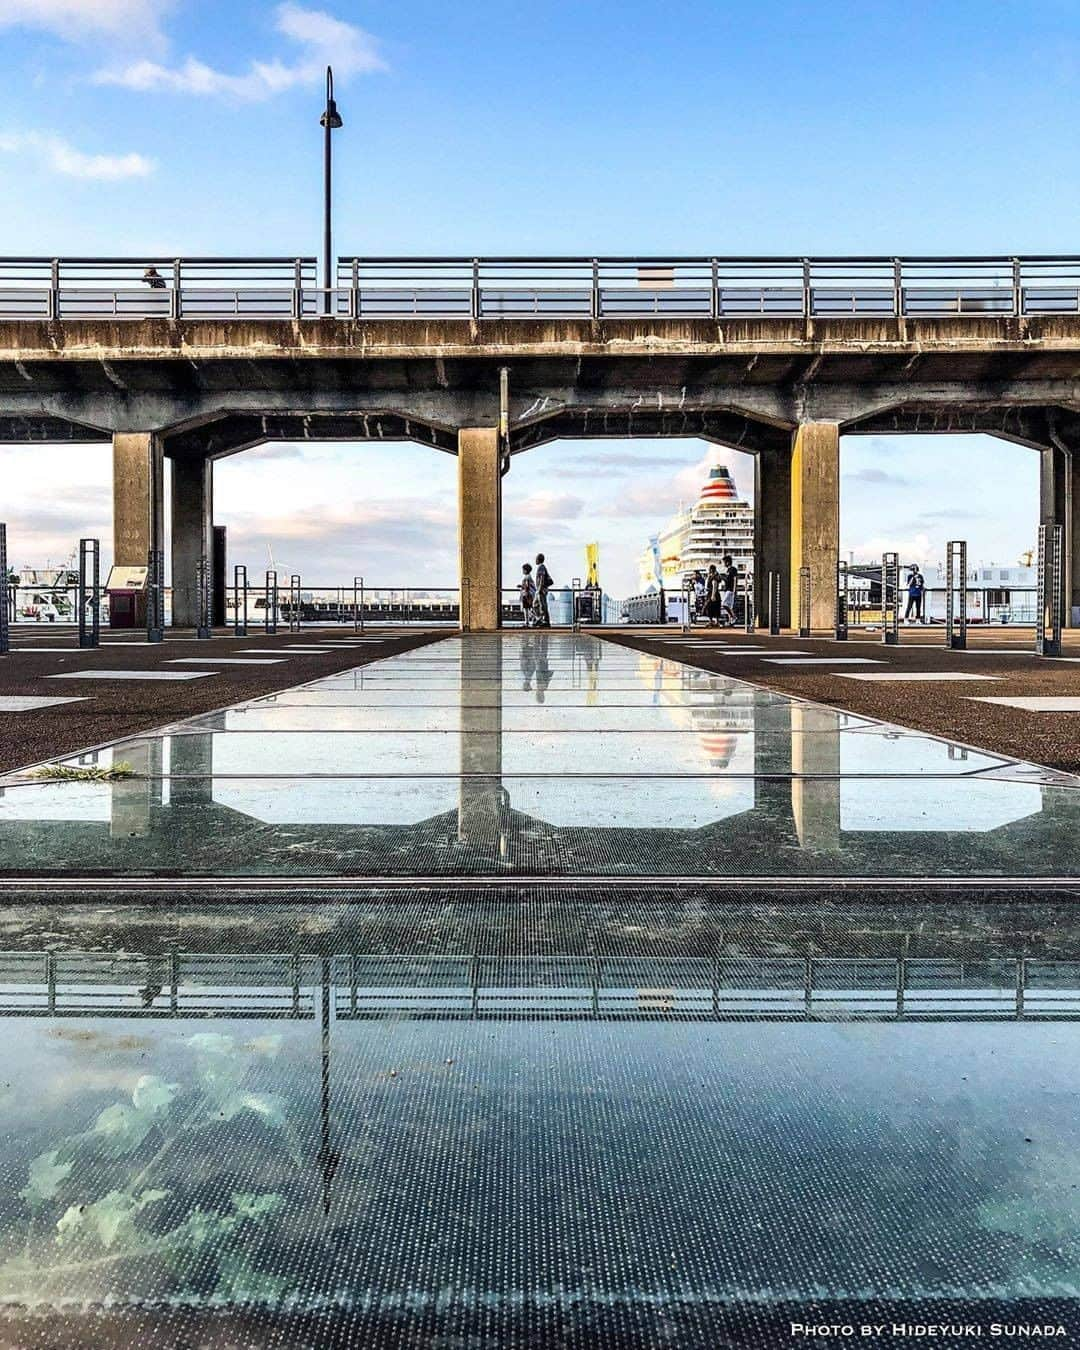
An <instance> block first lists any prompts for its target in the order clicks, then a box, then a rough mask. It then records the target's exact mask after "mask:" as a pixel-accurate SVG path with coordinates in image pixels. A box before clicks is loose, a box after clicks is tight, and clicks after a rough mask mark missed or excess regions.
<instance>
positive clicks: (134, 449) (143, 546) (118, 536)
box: [113, 431, 165, 567]
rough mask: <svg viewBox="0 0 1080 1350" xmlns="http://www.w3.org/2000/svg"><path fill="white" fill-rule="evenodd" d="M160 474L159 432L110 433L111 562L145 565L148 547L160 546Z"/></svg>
mask: <svg viewBox="0 0 1080 1350" xmlns="http://www.w3.org/2000/svg"><path fill="white" fill-rule="evenodd" d="M163 475H164V460H163V458H162V448H161V437H160V436H157V435H155V434H154V433H153V432H148V431H138V432H126V431H125V432H117V433H116V434H115V435H114V436H113V562H114V563H116V564H117V566H119V567H145V566H146V557H147V554H148V553H149V552H150V549H151V548H153V547H157V548H160V547H161V538H162V520H163V509H164V496H165V493H164V477H163Z"/></svg>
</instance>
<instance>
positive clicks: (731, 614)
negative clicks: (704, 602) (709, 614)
mask: <svg viewBox="0 0 1080 1350" xmlns="http://www.w3.org/2000/svg"><path fill="white" fill-rule="evenodd" d="M722 580H723V588H724V598H723V600H721V602H720V618H721V620H722V622H723V623H724V624H731V625H734V623H735V590H736V588H737V586H738V584H739V569H738V568H737V567H736V566H735V562H734V560H733V558H732V556H731V554H730V553H725V554H724V575H723V579H722Z"/></svg>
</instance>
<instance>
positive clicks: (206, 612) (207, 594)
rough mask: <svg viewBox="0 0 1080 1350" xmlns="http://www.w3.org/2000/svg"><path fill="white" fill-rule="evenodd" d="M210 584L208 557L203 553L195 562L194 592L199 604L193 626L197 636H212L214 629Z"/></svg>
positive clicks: (211, 581) (210, 574) (210, 575)
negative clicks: (197, 617)
mask: <svg viewBox="0 0 1080 1350" xmlns="http://www.w3.org/2000/svg"><path fill="white" fill-rule="evenodd" d="M212 585H213V575H212V573H211V570H210V559H209V558H208V557H207V556H206V554H205V553H204V554H203V555H202V556H201V557H200V558H199V561H198V562H197V563H196V564H195V594H196V597H197V599H198V604H199V622H198V624H197V625H196V627H195V636H196V637H197V638H212V637H213V636H214V629H213V625H212V624H211V619H212V618H213V613H212V606H213V596H212V595H211V587H212Z"/></svg>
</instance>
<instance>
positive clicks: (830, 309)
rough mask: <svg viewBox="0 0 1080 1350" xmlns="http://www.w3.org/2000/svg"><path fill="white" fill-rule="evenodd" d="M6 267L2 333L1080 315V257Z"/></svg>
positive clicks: (67, 262) (98, 261)
mask: <svg viewBox="0 0 1080 1350" xmlns="http://www.w3.org/2000/svg"><path fill="white" fill-rule="evenodd" d="M316 280H317V277H316V267H315V260H314V259H313V258H0V319H24V320H25V319H39V320H45V321H49V320H57V319H61V320H63V319H79V320H87V319H90V320H93V319H98V320H115V319H146V318H158V319H189V320H190V319H207V320H214V319H216V320H221V319H229V318H240V319H245V318H261V319H294V320H295V319H303V320H314V321H317V320H318V319H320V318H322V317H323V316H325V315H329V316H330V317H333V318H338V319H352V320H378V319H391V320H395V321H396V320H401V319H421V320H423V319H432V318H443V319H461V320H465V321H466V322H470V321H471V322H474V323H479V322H483V321H485V320H497V321H502V322H506V321H508V320H519V321H528V320H537V319H540V320H545V319H571V320H573V319H577V320H581V321H584V322H595V321H603V320H619V319H713V320H724V319H729V320H730V319H766V320H784V319H789V320H790V319H808V318H809V319H818V318H828V319H844V318H851V319H874V318H882V317H884V318H895V317H901V318H910V319H936V318H953V317H962V316H970V317H973V318H979V317H981V318H986V317H1002V316H1014V317H1015V316H1026V315H1036V314H1078V313H1080V259H1078V258H1074V257H1069V256H1062V257H1050V256H1041V257H1030V258H1020V257H1015V258H1009V257H976V258H888V257H872V258H725V257H719V256H717V257H695V258H670V257H668V258H632V257H614V258H611V257H609V258H601V257H595V258H340V259H338V262H337V270H336V276H335V284H334V286H333V287H332V288H331V289H330V290H329V291H326V290H325V289H323V288H322V287H319V286H317V285H316Z"/></svg>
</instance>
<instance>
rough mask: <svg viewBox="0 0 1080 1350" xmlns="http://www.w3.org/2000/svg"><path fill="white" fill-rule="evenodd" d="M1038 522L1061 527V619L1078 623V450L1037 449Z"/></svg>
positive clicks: (1079, 478) (1067, 624) (1079, 566)
mask: <svg viewBox="0 0 1080 1350" xmlns="http://www.w3.org/2000/svg"><path fill="white" fill-rule="evenodd" d="M1039 523H1040V524H1041V525H1061V526H1062V527H1063V528H1062V531H1061V536H1062V549H1063V557H1062V560H1061V575H1062V585H1063V592H1064V593H1063V597H1062V598H1063V601H1064V607H1063V610H1062V620H1063V622H1064V624H1065V626H1066V627H1068V628H1076V627H1080V612H1078V610H1080V451H1077V450H1070V449H1067V448H1065V447H1063V446H1055V447H1053V448H1050V447H1047V448H1046V449H1044V450H1041V451H1040V452H1039Z"/></svg>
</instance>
